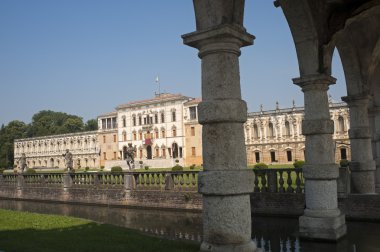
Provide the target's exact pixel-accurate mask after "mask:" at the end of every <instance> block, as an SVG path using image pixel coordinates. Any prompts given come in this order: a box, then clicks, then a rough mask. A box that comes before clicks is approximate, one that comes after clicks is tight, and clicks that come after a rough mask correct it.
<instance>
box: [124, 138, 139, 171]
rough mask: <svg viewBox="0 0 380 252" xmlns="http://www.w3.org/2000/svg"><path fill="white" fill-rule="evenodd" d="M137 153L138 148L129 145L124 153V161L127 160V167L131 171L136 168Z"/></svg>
mask: <svg viewBox="0 0 380 252" xmlns="http://www.w3.org/2000/svg"><path fill="white" fill-rule="evenodd" d="M135 153H136V147H132V144H131V143H129V144H128V148H127V149H126V151H125V152H124V159H125V160H127V165H128V167H129V169H130V170H131V169H134V168H135ZM131 164H132V166H131Z"/></svg>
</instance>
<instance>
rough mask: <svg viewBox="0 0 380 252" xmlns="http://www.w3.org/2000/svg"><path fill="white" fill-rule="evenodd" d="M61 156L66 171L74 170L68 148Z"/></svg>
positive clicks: (71, 155)
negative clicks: (63, 158) (63, 159)
mask: <svg viewBox="0 0 380 252" xmlns="http://www.w3.org/2000/svg"><path fill="white" fill-rule="evenodd" d="M62 156H63V157H65V164H66V168H67V171H69V172H72V171H74V167H73V154H71V152H70V151H69V149H67V150H66V153H65V154H62Z"/></svg>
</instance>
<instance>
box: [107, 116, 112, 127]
mask: <svg viewBox="0 0 380 252" xmlns="http://www.w3.org/2000/svg"><path fill="white" fill-rule="evenodd" d="M111 124H112V122H111V118H107V129H112V127H111Z"/></svg>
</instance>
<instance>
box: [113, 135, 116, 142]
mask: <svg viewBox="0 0 380 252" xmlns="http://www.w3.org/2000/svg"><path fill="white" fill-rule="evenodd" d="M113 142H114V143H116V135H113Z"/></svg>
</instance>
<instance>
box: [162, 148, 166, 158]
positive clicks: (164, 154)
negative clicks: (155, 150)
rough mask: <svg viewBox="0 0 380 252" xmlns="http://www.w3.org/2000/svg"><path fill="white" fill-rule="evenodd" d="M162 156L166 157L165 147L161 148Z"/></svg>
mask: <svg viewBox="0 0 380 252" xmlns="http://www.w3.org/2000/svg"><path fill="white" fill-rule="evenodd" d="M162 157H163V158H165V157H166V149H165V148H162Z"/></svg>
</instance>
